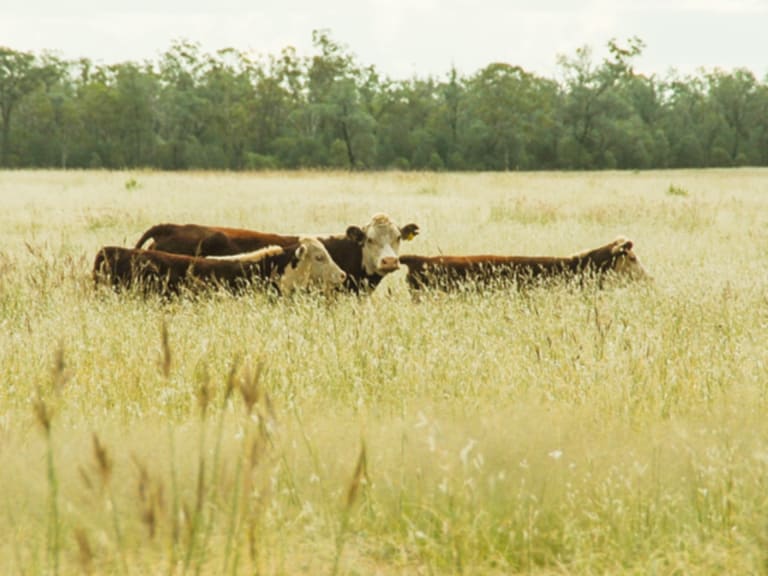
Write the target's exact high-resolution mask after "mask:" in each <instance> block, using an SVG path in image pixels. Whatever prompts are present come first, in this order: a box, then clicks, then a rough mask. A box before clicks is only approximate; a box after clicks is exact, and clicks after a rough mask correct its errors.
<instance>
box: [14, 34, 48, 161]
mask: <svg viewBox="0 0 768 576" xmlns="http://www.w3.org/2000/svg"><path fill="white" fill-rule="evenodd" d="M60 71H61V70H60V67H59V66H58V64H57V62H56V61H55V59H52V58H39V57H37V56H35V55H34V54H32V53H30V52H22V51H17V50H12V49H10V48H6V47H3V46H0V122H1V124H0V166H8V165H9V162H10V153H11V127H12V121H13V118H14V113H15V111H16V109H17V107H18V106H19V104H20V103H21V102H22V101H23V100H24V99H25V98H27V97H28V96H29V95H30V94H32V93H33V92H34V91H35V90H39V89H44V88H45V86H46V84H49V83H51V82H52V81H54V80H55V79H56V78H57V77H58V74H59V73H60Z"/></svg>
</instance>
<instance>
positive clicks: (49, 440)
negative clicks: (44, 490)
mask: <svg viewBox="0 0 768 576" xmlns="http://www.w3.org/2000/svg"><path fill="white" fill-rule="evenodd" d="M34 408H35V415H36V416H37V421H38V423H39V424H40V426H41V427H42V429H43V432H44V433H45V443H46V465H47V467H46V471H47V477H48V533H47V543H46V557H47V562H48V569H49V571H50V573H51V574H52V575H53V576H58V574H59V555H60V548H61V546H60V544H61V543H60V529H59V480H58V478H57V477H56V465H55V463H54V457H53V435H52V433H51V425H52V418H53V416H52V414H51V411H50V409H49V408H48V405H47V404H46V403H45V400H43V399H42V398H40V397H39V396H38V398H37V400H36V401H35V405H34Z"/></svg>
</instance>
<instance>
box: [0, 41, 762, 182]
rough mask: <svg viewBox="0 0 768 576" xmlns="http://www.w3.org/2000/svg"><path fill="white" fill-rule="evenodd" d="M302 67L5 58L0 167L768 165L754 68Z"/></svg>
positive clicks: (333, 48)
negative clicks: (399, 73)
mask: <svg viewBox="0 0 768 576" xmlns="http://www.w3.org/2000/svg"><path fill="white" fill-rule="evenodd" d="M312 40H313V50H312V53H311V54H310V55H308V56H301V55H298V54H297V53H296V50H295V49H293V48H291V47H287V48H285V49H283V50H282V51H281V52H280V53H279V54H271V55H266V56H254V55H252V54H249V53H245V52H241V51H238V50H235V49H225V50H220V51H217V52H215V53H205V52H203V51H202V49H201V47H200V45H199V44H197V43H194V42H190V41H177V42H174V43H173V44H172V45H171V46H170V47H169V48H168V49H167V50H166V51H165V52H164V53H163V54H162V55H161V56H160V57H159V59H158V60H157V61H154V62H152V61H145V62H124V63H119V64H110V65H101V64H94V62H93V61H91V60H90V59H88V58H81V59H79V60H76V61H65V60H62V59H60V58H58V57H56V56H55V55H52V54H49V53H45V54H42V55H38V54H34V53H28V52H22V51H16V50H13V49H11V48H3V47H0V166H2V167H31V168H32V167H34V168H52V167H64V168H68V167H72V168H110V169H122V168H158V169H168V170H184V169H225V170H262V169H295V168H336V169H339V168H341V169H353V170H380V169H392V168H394V169H402V170H409V169H413V170H443V169H446V170H539V169H574V170H581V169H645V168H682V167H708V166H741V165H753V166H765V165H768V84H766V81H765V80H763V81H762V82H761V81H760V80H758V79H757V78H755V76H754V74H753V73H752V72H750V71H749V70H747V69H735V70H732V71H724V70H719V69H715V70H710V71H707V70H703V69H701V70H700V72H699V73H697V74H695V75H687V76H680V75H678V74H675V73H670V74H669V75H667V76H666V77H664V78H658V77H656V76H645V75H642V74H638V73H637V72H636V71H635V69H634V61H635V60H636V59H637V58H638V57H639V56H640V55H641V54H642V51H643V49H644V48H645V45H644V43H643V42H642V40H640V39H638V38H630V39H628V40H627V41H626V42H623V43H622V42H619V41H617V40H611V41H610V42H609V43H608V46H607V48H608V55H607V57H606V58H604V59H603V60H602V61H596V60H595V58H594V57H593V53H592V49H591V48H590V47H588V46H585V47H582V48H579V49H578V50H577V51H576V53H575V54H573V55H560V56H559V57H558V67H559V71H560V76H561V78H560V79H559V80H558V79H553V78H545V77H541V76H538V75H536V74H533V73H530V72H527V71H525V70H523V69H522V68H520V67H519V66H514V65H512V64H509V63H502V62H492V63H489V64H488V65H487V66H485V67H484V68H482V69H481V70H478V71H477V72H475V73H474V74H471V75H462V74H459V72H458V71H457V70H456V69H455V68H452V69H450V70H449V71H448V73H447V74H446V75H445V76H444V77H434V76H428V77H418V76H413V77H411V78H408V79H393V78H388V77H386V76H384V75H382V74H381V73H380V72H379V71H377V70H376V68H375V67H374V66H370V65H365V64H363V63H361V62H359V61H358V58H357V57H356V56H355V55H354V54H353V53H352V52H351V51H350V50H349V49H348V48H347V47H346V46H343V45H342V44H339V43H338V42H336V41H335V40H334V39H333V37H332V36H331V34H330V32H329V31H327V30H316V31H315V32H313V35H312Z"/></svg>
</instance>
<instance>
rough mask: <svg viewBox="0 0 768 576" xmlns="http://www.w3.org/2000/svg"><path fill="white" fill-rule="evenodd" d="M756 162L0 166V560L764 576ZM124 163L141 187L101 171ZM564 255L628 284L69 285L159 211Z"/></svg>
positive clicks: (47, 568) (161, 216)
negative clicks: (417, 287) (196, 168)
mask: <svg viewBox="0 0 768 576" xmlns="http://www.w3.org/2000/svg"><path fill="white" fill-rule="evenodd" d="M767 176H768V173H766V172H765V171H762V170H731V171H691V172H685V171H683V172H652V173H599V174H596V173H583V174H560V173H552V174H547V173H540V174H478V175H450V174H446V175H434V174H397V173H392V174H374V175H348V174H314V173H299V174H266V175H233V174H209V173H201V174H161V173H142V172H139V173H130V174H129V173H102V172H67V173H61V172H4V173H0V199H2V205H3V207H4V208H5V209H4V210H3V211H2V212H0V246H2V249H0V326H1V327H2V330H0V494H2V499H3V501H2V510H3V512H2V514H0V533H2V534H3V535H4V536H5V537H4V538H2V539H0V573H4V574H5V573H8V574H14V573H16V574H37V573H45V574H74V573H89V574H112V573H124V574H145V573H168V574H243V573H263V574H283V573H289V574H293V573H339V574H367V573H381V574H390V573H392V574H394V573H483V574H487V573H491V574H492V573H498V574H508V573H518V572H527V573H547V574H550V573H606V572H607V573H649V572H655V573H685V574H713V573H763V572H765V571H767V570H768V555H767V554H766V552H765V551H766V550H768V524H766V518H768V501H766V497H765V494H768V490H766V478H768V474H767V473H768V469H767V468H768V424H766V422H765V418H764V416H763V415H764V413H765V410H766V391H767V389H768V377H766V360H767V359H768V353H766V348H767V346H768V336H767V334H768V331H767V330H766V328H768V291H767V290H766V280H768V277H767V276H766V272H765V271H766V264H767V263H768V235H767V234H766V232H768V177H767ZM129 179H133V180H135V181H136V182H137V183H138V186H137V187H133V186H126V185H125V184H126V182H127V181H129ZM378 211H385V212H388V213H389V214H390V215H391V216H393V217H394V218H395V219H396V220H397V221H398V222H400V223H402V224H405V223H408V222H411V221H413V222H416V223H418V224H419V225H420V227H421V229H422V234H421V236H419V237H417V238H416V239H415V240H414V241H413V242H412V243H404V245H403V250H402V251H403V252H417V253H428V254H431V253H439V252H443V253H471V252H484V253H487V252H498V253H517V254H568V253H571V252H575V251H577V250H581V249H584V248H589V247H593V246H597V245H599V244H602V243H604V242H606V241H608V240H611V239H613V238H614V237H615V236H617V235H619V234H624V235H627V236H628V237H630V238H631V239H632V240H634V241H635V250H636V252H637V253H638V255H639V256H640V257H641V259H642V260H643V262H644V264H645V266H646V268H647V269H648V271H649V272H650V273H651V274H652V275H653V276H654V277H655V282H654V283H653V285H652V286H640V285H635V286H617V287H613V288H609V289H606V290H597V289H596V288H594V287H591V286H587V287H585V288H584V289H574V288H572V287H569V286H555V287H552V288H550V289H546V290H530V291H526V292H523V293H517V292H496V293H486V294H476V293H473V292H471V291H470V292H468V293H465V294H451V295H444V294H435V295H432V296H430V297H427V298H424V299H422V300H421V301H420V302H419V303H415V302H413V301H412V299H411V298H410V296H409V294H408V291H407V290H406V288H405V283H404V279H403V273H402V272H398V273H396V274H395V275H393V276H392V277H390V278H387V279H386V280H385V281H384V282H383V283H382V285H381V286H380V287H379V289H378V290H377V291H376V292H375V293H374V294H373V295H372V296H371V297H369V298H354V297H349V298H347V297H342V298H339V299H336V300H330V301H329V300H325V299H319V298H314V297H309V296H302V295H298V296H297V297H295V298H289V299H285V300H279V301H275V300H274V299H270V298H268V297H267V296H265V295H262V294H253V295H248V296H246V297H233V296H230V295H228V294H223V293H217V292H214V293H211V294H206V295H202V296H198V297H194V298H193V297H188V298H181V299H177V300H173V301H171V302H164V301H162V300H160V299H158V298H152V297H149V298H145V297H143V296H142V295H140V294H137V293H130V292H129V293H126V294H120V295H117V294H114V293H112V292H111V291H109V290H107V289H95V288H94V287H93V284H92V281H91V278H90V268H91V264H92V260H93V258H94V257H95V254H96V251H97V250H98V248H99V247H100V246H102V245H105V244H128V245H131V244H132V243H133V242H135V240H136V239H137V238H138V237H139V236H140V235H141V233H142V232H143V230H144V229H146V228H147V227H149V226H150V225H152V224H155V223H158V222H161V221H174V222H200V223H211V224H222V225H232V226H245V227H249V228H255V229H263V230H272V231H285V232H342V231H343V230H344V229H345V228H346V227H347V226H348V225H349V224H363V223H365V221H367V219H368V218H369V217H370V216H371V214H373V213H374V212H378Z"/></svg>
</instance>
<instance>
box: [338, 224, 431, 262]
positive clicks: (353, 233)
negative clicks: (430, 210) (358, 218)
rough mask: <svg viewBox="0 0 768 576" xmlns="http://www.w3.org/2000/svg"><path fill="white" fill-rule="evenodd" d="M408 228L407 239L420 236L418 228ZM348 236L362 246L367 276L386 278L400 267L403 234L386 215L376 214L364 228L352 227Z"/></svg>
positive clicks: (413, 226) (348, 231)
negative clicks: (377, 275)
mask: <svg viewBox="0 0 768 576" xmlns="http://www.w3.org/2000/svg"><path fill="white" fill-rule="evenodd" d="M406 228H408V231H409V237H408V238H406V239H408V240H410V237H412V236H415V235H416V234H418V227H417V226H415V225H414V224H411V225H409V226H407V227H406ZM347 236H349V237H353V238H355V239H356V240H357V241H358V242H359V243H360V244H361V245H362V249H363V262H362V264H363V269H364V270H365V273H366V274H368V275H374V274H379V275H380V276H384V275H385V274H389V273H390V272H394V271H395V270H397V269H398V268H399V267H400V263H399V261H398V255H399V253H400V242H401V240H403V233H402V232H401V230H400V228H398V227H397V226H396V225H395V223H394V222H392V220H390V218H389V216H387V215H386V214H376V215H375V216H374V217H373V218H371V221H370V222H369V223H368V224H366V225H365V226H363V227H362V228H357V227H355V226H350V228H349V229H348V230H347Z"/></svg>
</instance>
